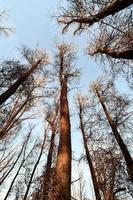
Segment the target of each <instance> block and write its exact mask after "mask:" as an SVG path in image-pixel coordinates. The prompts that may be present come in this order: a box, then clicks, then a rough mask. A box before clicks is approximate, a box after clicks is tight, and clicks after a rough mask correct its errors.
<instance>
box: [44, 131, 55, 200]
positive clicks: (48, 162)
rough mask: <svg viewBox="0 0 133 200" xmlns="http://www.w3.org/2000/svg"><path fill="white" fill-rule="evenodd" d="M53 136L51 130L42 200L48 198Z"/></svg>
mask: <svg viewBox="0 0 133 200" xmlns="http://www.w3.org/2000/svg"><path fill="white" fill-rule="evenodd" d="M54 138H55V131H54V130H53V131H52V135H51V139H50V147H49V152H48V156H47V164H46V169H45V173H44V179H43V198H42V199H43V200H48V193H49V189H50V187H51V165H52V154H53V148H54Z"/></svg>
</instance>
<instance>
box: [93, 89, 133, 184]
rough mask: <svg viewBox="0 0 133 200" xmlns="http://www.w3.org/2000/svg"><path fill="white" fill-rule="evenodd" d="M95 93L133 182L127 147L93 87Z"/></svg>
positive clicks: (132, 167) (130, 159)
mask: <svg viewBox="0 0 133 200" xmlns="http://www.w3.org/2000/svg"><path fill="white" fill-rule="evenodd" d="M95 91H96V94H97V96H98V98H99V101H100V103H101V106H102V108H103V110H104V113H105V115H106V117H107V120H108V123H109V125H110V127H111V129H112V132H113V134H114V136H115V138H116V140H117V142H118V145H119V147H120V149H121V151H122V154H123V156H124V158H125V161H126V165H127V171H128V174H129V178H130V179H131V180H132V181H133V160H132V157H131V155H130V153H129V151H128V149H127V146H126V145H125V143H124V141H123V139H122V138H121V136H120V134H119V131H118V129H117V125H116V124H115V122H114V121H113V118H112V116H111V114H110V113H109V111H108V109H107V107H106V105H105V103H104V100H103V97H102V96H101V94H100V92H99V89H98V88H97V87H95Z"/></svg>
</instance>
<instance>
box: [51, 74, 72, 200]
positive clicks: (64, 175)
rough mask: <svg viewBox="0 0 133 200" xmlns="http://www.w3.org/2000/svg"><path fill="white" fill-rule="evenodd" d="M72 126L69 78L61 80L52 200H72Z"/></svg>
mask: <svg viewBox="0 0 133 200" xmlns="http://www.w3.org/2000/svg"><path fill="white" fill-rule="evenodd" d="M70 127H71V125H70V116H69V107H68V99H67V78H66V77H64V78H62V79H61V94H60V141H59V149H58V155H57V162H56V169H55V181H54V187H53V193H52V195H51V200H59V199H60V200H70V199H71V130H70V129H71V128H70Z"/></svg>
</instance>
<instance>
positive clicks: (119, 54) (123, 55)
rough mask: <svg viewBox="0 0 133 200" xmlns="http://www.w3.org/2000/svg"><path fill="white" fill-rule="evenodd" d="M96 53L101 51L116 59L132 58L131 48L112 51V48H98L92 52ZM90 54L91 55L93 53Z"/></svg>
mask: <svg viewBox="0 0 133 200" xmlns="http://www.w3.org/2000/svg"><path fill="white" fill-rule="evenodd" d="M96 53H103V54H106V55H108V56H110V57H112V58H116V59H131V60H132V59H133V50H132V49H129V50H126V51H121V52H119V51H113V50H112V49H99V50H98V51H97V52H94V54H96ZM94 54H92V55H94Z"/></svg>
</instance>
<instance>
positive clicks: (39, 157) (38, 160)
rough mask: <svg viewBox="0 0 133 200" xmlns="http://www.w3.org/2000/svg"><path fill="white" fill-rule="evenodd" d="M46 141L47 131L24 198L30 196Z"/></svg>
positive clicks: (24, 199)
mask: <svg viewBox="0 0 133 200" xmlns="http://www.w3.org/2000/svg"><path fill="white" fill-rule="evenodd" d="M45 141H46V132H45V134H44V139H43V144H42V147H41V151H40V154H39V156H38V159H37V161H36V163H35V165H34V168H33V170H32V173H31V176H30V180H29V183H28V186H27V189H26V192H25V195H24V198H23V200H26V199H27V196H28V193H29V190H30V187H31V184H32V180H33V177H34V174H35V171H36V168H37V166H38V164H39V162H40V159H41V156H42V153H43V149H44V144H45Z"/></svg>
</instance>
